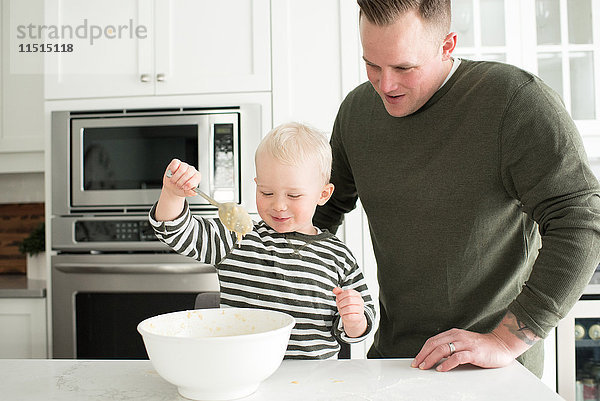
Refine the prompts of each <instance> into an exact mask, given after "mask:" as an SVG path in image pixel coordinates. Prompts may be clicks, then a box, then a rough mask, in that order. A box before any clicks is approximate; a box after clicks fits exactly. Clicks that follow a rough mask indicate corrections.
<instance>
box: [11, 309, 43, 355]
mask: <svg viewBox="0 0 600 401" xmlns="http://www.w3.org/2000/svg"><path fill="white" fill-rule="evenodd" d="M0 339H1V341H0V358H46V357H47V351H46V344H47V341H46V298H2V299H0Z"/></svg>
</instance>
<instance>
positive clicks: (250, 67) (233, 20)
mask: <svg viewBox="0 0 600 401" xmlns="http://www.w3.org/2000/svg"><path fill="white" fill-rule="evenodd" d="M155 6H156V7H155V13H156V17H157V18H156V27H155V29H156V30H155V38H156V46H155V50H156V57H155V60H156V78H157V83H156V94H185V93H210V92H248V91H269V90H271V67H270V61H271V58H270V51H271V46H270V43H271V39H270V38H271V36H270V5H269V1H268V0H244V1H239V0H220V1H214V0H178V1H168V0H156V1H155Z"/></svg>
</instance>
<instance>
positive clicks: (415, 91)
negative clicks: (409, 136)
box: [360, 12, 456, 117]
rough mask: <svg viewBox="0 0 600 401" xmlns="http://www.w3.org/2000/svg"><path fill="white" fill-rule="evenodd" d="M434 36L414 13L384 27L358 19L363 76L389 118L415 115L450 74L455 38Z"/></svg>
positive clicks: (453, 35) (364, 19)
mask: <svg viewBox="0 0 600 401" xmlns="http://www.w3.org/2000/svg"><path fill="white" fill-rule="evenodd" d="M435 32H437V30H435ZM437 36H440V35H439V34H436V33H434V30H433V29H430V28H428V27H427V26H426V25H424V23H423V21H422V20H421V18H420V17H419V16H418V15H417V14H416V13H415V12H408V13H406V14H403V15H401V16H399V17H398V19H397V20H396V21H395V22H394V23H392V24H390V25H386V26H378V25H375V24H373V23H371V22H370V21H368V20H367V19H366V18H364V17H361V19H360V37H361V42H362V47H363V58H364V60H365V63H366V68H367V76H368V77H369V81H371V84H372V85H373V88H375V90H376V91H377V93H378V94H379V96H380V97H381V100H382V101H383V105H384V106H385V109H386V110H387V112H388V113H389V114H390V115H392V116H394V117H404V116H407V115H409V114H412V113H414V112H415V111H417V110H418V109H419V108H421V106H423V105H424V104H425V103H426V102H427V101H428V100H429V99H430V98H431V96H433V94H434V93H435V92H436V91H437V90H438V89H439V87H440V86H441V84H442V83H443V82H444V79H445V78H446V76H447V75H448V73H449V72H450V69H451V68H452V62H451V59H450V54H451V52H452V50H454V45H455V44H456V35H455V34H448V35H447V36H446V37H445V38H444V37H437Z"/></svg>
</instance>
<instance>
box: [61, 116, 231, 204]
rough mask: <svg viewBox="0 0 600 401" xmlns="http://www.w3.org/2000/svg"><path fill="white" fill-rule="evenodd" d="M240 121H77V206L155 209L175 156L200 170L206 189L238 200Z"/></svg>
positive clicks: (73, 178)
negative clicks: (163, 179)
mask: <svg viewBox="0 0 600 401" xmlns="http://www.w3.org/2000/svg"><path fill="white" fill-rule="evenodd" d="M238 119H239V113H223V114H192V115H177V116H139V117H111V118H91V119H90V118H74V119H72V120H71V143H70V145H71V158H72V161H73V162H72V173H71V185H70V188H71V194H72V207H73V208H78V207H95V208H98V207H101V208H103V207H111V206H113V207H127V206H129V207H132V206H150V205H152V204H153V203H154V202H155V201H156V200H157V199H158V196H159V194H160V189H161V187H162V177H163V175H164V172H165V168H166V167H167V165H168V163H169V162H170V161H171V160H172V159H174V158H177V159H180V160H183V161H185V162H187V163H189V164H191V165H193V166H195V167H196V168H197V169H198V171H200V173H201V174H202V182H201V183H200V189H201V190H202V191H204V192H206V193H210V194H211V195H212V196H213V197H215V198H216V199H217V200H220V201H228V202H239V198H240V197H239V177H238V168H239V167H238V160H237V159H238ZM189 201H190V203H191V204H196V205H205V204H208V203H207V202H206V201H205V200H204V199H203V198H201V197H194V198H190V199H189Z"/></svg>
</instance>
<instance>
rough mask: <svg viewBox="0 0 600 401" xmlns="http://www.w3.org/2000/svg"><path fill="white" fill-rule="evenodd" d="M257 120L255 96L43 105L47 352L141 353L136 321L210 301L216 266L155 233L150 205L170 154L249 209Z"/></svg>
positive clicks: (209, 211) (210, 210)
mask: <svg viewBox="0 0 600 401" xmlns="http://www.w3.org/2000/svg"><path fill="white" fill-rule="evenodd" d="M260 121H261V120H260V109H259V107H258V106H256V105H242V106H231V107H220V108H200V107H197V108H169V109H153V110H111V111H89V110H88V111H78V112H73V111H64V112H54V113H53V114H52V140H51V167H52V171H51V191H52V206H51V218H50V225H51V230H50V232H51V247H52V255H51V258H50V262H51V269H50V274H51V277H50V283H51V287H50V288H51V291H50V302H51V315H52V324H51V326H50V327H51V329H52V357H54V358H80V359H120V358H127V359H136V358H147V355H146V351H145V349H144V346H143V342H142V339H141V336H140V335H139V334H138V333H137V330H136V326H137V323H139V322H140V321H142V320H144V319H146V318H148V317H151V316H155V315H158V314H162V313H167V312H173V311H177V310H187V309H193V308H195V307H199V306H200V307H218V305H219V296H218V294H219V292H218V291H219V284H218V278H217V274H216V271H215V269H214V266H209V265H205V264H201V263H198V262H197V261H195V260H193V259H190V258H187V257H184V256H181V255H177V254H175V253H173V252H172V251H171V250H170V249H169V248H168V247H167V246H166V245H164V244H162V243H161V242H159V241H158V239H157V238H156V237H155V235H154V233H153V231H152V229H151V227H150V226H149V223H148V212H149V210H150V207H151V206H152V205H153V203H154V202H156V201H157V200H158V197H159V193H160V188H161V186H162V177H163V175H164V171H165V169H166V166H167V164H168V163H169V161H170V160H171V159H173V158H179V159H181V160H184V161H186V162H188V163H191V164H193V165H195V166H196V167H197V168H198V170H199V171H200V172H201V173H202V177H203V178H202V184H201V185H202V188H203V190H205V191H206V192H208V193H210V194H211V195H212V196H213V197H215V198H217V199H219V200H222V201H233V202H237V203H239V204H241V205H243V206H244V207H245V208H246V209H247V210H249V211H250V212H251V213H253V212H255V210H256V206H255V202H254V181H253V178H254V151H255V149H256V147H257V146H258V143H259V141H260V138H261V133H262V131H263V130H262V129H261V126H260ZM188 201H189V203H190V208H191V210H192V213H194V214H196V215H206V216H216V215H217V211H216V208H215V207H214V206H212V205H210V204H208V203H206V202H205V201H204V200H203V199H202V198H201V197H194V198H188Z"/></svg>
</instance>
